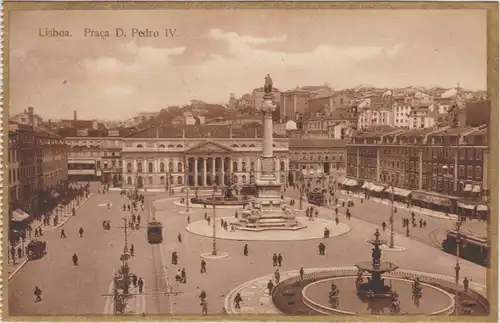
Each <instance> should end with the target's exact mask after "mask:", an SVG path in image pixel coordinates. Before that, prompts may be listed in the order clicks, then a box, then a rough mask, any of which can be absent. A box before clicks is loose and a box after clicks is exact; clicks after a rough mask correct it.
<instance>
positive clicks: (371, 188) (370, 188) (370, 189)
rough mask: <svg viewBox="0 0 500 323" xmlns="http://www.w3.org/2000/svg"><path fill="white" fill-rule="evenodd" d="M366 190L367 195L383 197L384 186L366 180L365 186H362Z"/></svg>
mask: <svg viewBox="0 0 500 323" xmlns="http://www.w3.org/2000/svg"><path fill="white" fill-rule="evenodd" d="M361 188H363V189H364V190H365V197H367V198H368V197H370V196H375V197H382V194H381V193H382V191H383V190H384V186H382V185H377V184H373V183H372V182H364V183H363V186H361Z"/></svg>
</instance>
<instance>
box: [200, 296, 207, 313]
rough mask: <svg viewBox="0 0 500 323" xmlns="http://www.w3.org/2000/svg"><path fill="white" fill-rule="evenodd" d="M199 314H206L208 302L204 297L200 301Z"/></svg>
mask: <svg viewBox="0 0 500 323" xmlns="http://www.w3.org/2000/svg"><path fill="white" fill-rule="evenodd" d="M201 314H202V315H208V302H207V299H206V298H205V299H204V300H202V301H201Z"/></svg>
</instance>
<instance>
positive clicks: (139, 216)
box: [137, 214, 141, 224]
mask: <svg viewBox="0 0 500 323" xmlns="http://www.w3.org/2000/svg"><path fill="white" fill-rule="evenodd" d="M137 223H139V224H141V215H140V214H137Z"/></svg>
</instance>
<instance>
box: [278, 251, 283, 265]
mask: <svg viewBox="0 0 500 323" xmlns="http://www.w3.org/2000/svg"><path fill="white" fill-rule="evenodd" d="M282 261H283V256H282V255H281V253H279V254H278V266H280V267H281V262H282Z"/></svg>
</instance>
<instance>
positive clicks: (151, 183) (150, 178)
mask: <svg viewBox="0 0 500 323" xmlns="http://www.w3.org/2000/svg"><path fill="white" fill-rule="evenodd" d="M148 181H149V185H153V176H149V178H148Z"/></svg>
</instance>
